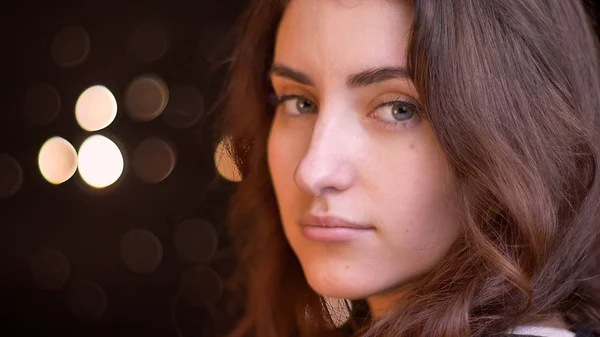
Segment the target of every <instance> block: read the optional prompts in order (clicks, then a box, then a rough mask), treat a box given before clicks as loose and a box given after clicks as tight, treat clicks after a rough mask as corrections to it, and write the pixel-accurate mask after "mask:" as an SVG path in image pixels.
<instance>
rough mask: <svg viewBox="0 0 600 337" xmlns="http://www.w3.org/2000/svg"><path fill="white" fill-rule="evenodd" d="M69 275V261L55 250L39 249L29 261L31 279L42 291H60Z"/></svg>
mask: <svg viewBox="0 0 600 337" xmlns="http://www.w3.org/2000/svg"><path fill="white" fill-rule="evenodd" d="M70 273H71V265H70V263H69V259H67V257H66V256H65V255H64V254H63V253H61V252H60V251H58V250H56V249H51V248H44V249H41V250H39V251H38V252H37V253H36V254H35V255H34V256H33V258H32V259H31V274H32V276H33V279H34V280H35V282H36V283H37V284H38V285H39V286H40V287H41V288H42V289H44V290H54V291H56V290H60V289H61V288H62V287H63V286H64V285H65V283H66V282H67V280H68V279H69V275H70Z"/></svg>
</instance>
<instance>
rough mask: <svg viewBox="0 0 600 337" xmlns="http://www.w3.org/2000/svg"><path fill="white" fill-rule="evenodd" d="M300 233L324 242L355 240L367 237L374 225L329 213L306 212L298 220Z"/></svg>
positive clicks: (313, 239) (372, 230)
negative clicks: (320, 214) (318, 214)
mask: <svg viewBox="0 0 600 337" xmlns="http://www.w3.org/2000/svg"><path fill="white" fill-rule="evenodd" d="M300 225H301V226H302V227H301V228H302V234H303V235H304V237H305V238H307V239H309V240H311V241H318V242H325V243H330V244H331V243H343V242H355V241H359V240H361V239H363V238H367V237H369V235H370V233H373V232H374V230H375V227H373V226H370V225H366V224H361V223H357V222H353V221H348V220H344V219H342V218H338V217H335V216H331V215H322V216H317V215H314V214H308V215H306V216H304V217H302V219H301V220H300Z"/></svg>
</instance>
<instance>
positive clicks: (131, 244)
mask: <svg viewBox="0 0 600 337" xmlns="http://www.w3.org/2000/svg"><path fill="white" fill-rule="evenodd" d="M162 258H163V247H162V245H161V244H160V240H159V239H158V238H157V237H156V235H154V234H153V233H152V232H150V231H148V230H145V229H132V230H130V231H129V232H128V233H127V234H125V235H124V236H123V239H121V259H122V260H123V263H125V265H126V266H127V268H128V269H129V270H131V271H132V272H134V273H138V274H151V273H153V272H154V271H156V268H158V266H159V265H160V262H161V261H162Z"/></svg>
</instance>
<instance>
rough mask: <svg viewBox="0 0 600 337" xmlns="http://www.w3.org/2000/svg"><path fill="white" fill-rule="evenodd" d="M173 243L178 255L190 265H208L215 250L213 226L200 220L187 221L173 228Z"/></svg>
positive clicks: (216, 241)
mask: <svg viewBox="0 0 600 337" xmlns="http://www.w3.org/2000/svg"><path fill="white" fill-rule="evenodd" d="M173 241H174V242H173V243H174V244H175V248H176V249H177V252H178V253H179V255H180V256H181V257H182V258H183V259H184V260H186V261H187V262H190V263H198V264H205V263H208V262H209V261H210V259H211V257H212V256H213V254H214V253H215V251H216V250H217V246H218V238H217V232H216V230H215V228H214V226H213V225H212V224H211V223H209V222H207V221H204V220H201V219H188V220H184V221H183V222H181V223H180V224H179V225H177V228H175V233H174V235H173Z"/></svg>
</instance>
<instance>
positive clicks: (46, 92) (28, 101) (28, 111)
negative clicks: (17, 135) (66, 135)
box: [23, 82, 60, 126]
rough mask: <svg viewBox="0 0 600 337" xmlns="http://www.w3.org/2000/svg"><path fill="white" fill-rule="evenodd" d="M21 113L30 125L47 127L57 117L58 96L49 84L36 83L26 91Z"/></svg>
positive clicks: (58, 108) (58, 107)
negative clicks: (22, 112)
mask: <svg viewBox="0 0 600 337" xmlns="http://www.w3.org/2000/svg"><path fill="white" fill-rule="evenodd" d="M23 111H24V113H25V117H27V119H28V120H29V121H30V122H31V123H33V124H35V125H39V126H45V125H48V124H50V123H52V121H54V120H55V119H56V117H57V116H58V112H59V111H60V95H59V94H58V91H57V90H56V88H54V87H53V86H52V85H51V84H50V83H45V82H43V83H38V84H36V85H34V86H32V87H30V88H29V90H27V94H26V96H25V102H24V104H23Z"/></svg>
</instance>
